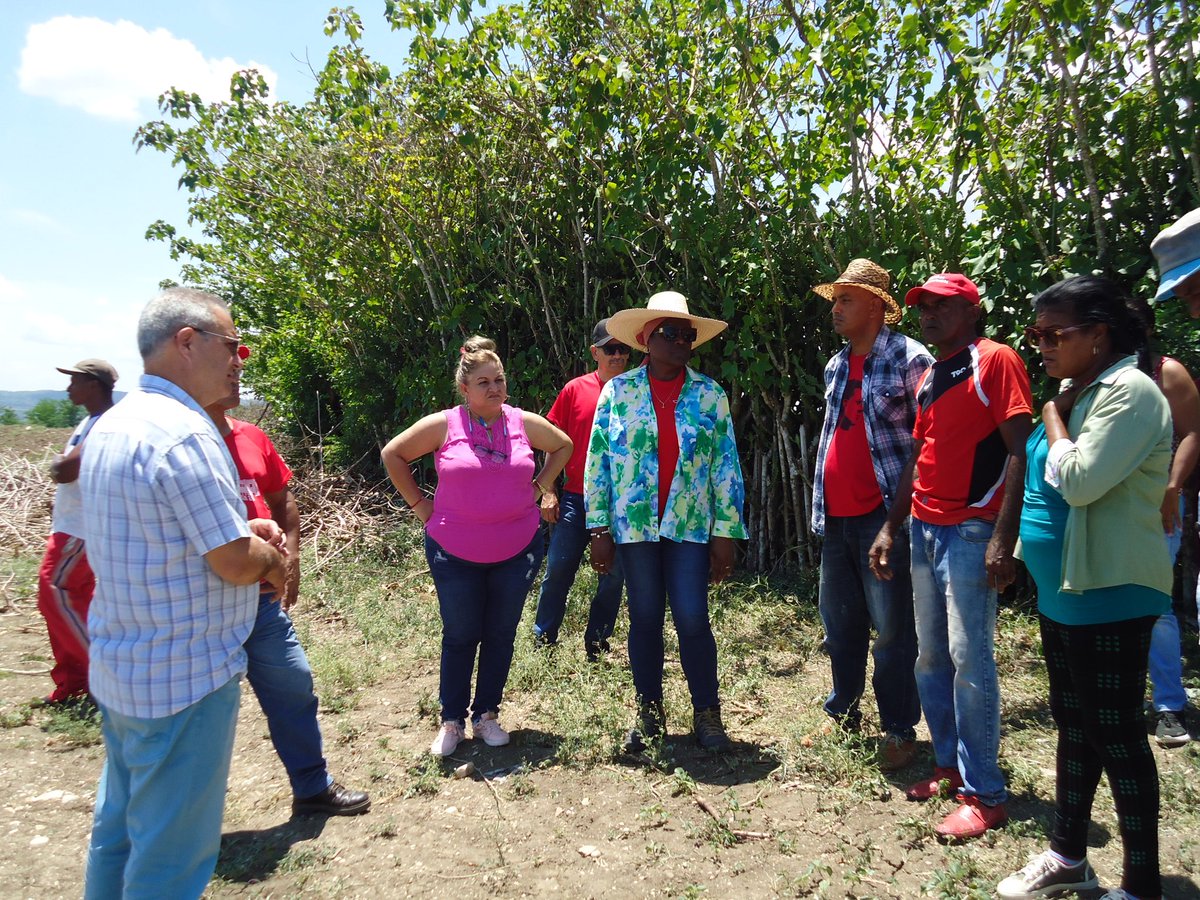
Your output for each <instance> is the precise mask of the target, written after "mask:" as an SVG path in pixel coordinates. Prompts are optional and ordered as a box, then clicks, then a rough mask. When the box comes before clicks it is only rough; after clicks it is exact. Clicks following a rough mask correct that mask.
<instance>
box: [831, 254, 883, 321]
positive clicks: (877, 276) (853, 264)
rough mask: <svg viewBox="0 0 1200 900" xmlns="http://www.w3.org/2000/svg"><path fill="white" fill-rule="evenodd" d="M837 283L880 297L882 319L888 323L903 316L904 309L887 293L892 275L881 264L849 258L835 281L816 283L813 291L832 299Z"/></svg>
mask: <svg viewBox="0 0 1200 900" xmlns="http://www.w3.org/2000/svg"><path fill="white" fill-rule="evenodd" d="M837 284H852V285H854V286H855V287H860V288H862V289H863V290H865V291H870V292H871V293H872V294H874V295H875V296H876V297H878V298H879V299H881V300H882V301H883V321H885V322H886V323H887V324H889V325H895V324H896V323H897V322H899V321H900V319H901V318H902V317H903V316H904V310H902V309H901V308H900V304H899V303H897V302H896V298H895V297H893V296H892V295H891V294H889V293H888V288H890V287H891V286H892V276H891V275H889V274H888V272H887V269H885V268H883V266H880V265H877V264H876V263H873V262H871V261H870V260H869V259H852V260H850V265H848V266H846V271H845V272H843V273H842V274H841V275H839V276H838V277H837V280H836V281H831V282H830V283H829V284H818V285H817V286H816V287H814V288H813V293H814V294H817V295H818V296H821V297H824V298H825V299H826V300H833V287H834V285H837Z"/></svg>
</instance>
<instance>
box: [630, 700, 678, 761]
mask: <svg viewBox="0 0 1200 900" xmlns="http://www.w3.org/2000/svg"><path fill="white" fill-rule="evenodd" d="M666 733H667V712H666V710H665V709H663V705H662V701H661V700H652V701H650V702H649V703H638V720H637V724H636V725H634V726H633V727H632V728H630V729H629V732H628V733H627V734H626V735H625V745H624V748H623V749H624V750H625V752H626V753H641V752H642V751H643V750H645V749H646V746H647V744H648V743H649V742H651V741H657V740H659V739H661V738H662V737H663V736H664V735H666Z"/></svg>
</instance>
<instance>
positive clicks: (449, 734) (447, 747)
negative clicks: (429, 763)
mask: <svg viewBox="0 0 1200 900" xmlns="http://www.w3.org/2000/svg"><path fill="white" fill-rule="evenodd" d="M466 737H467V734H466V729H465V728H464V727H463V723H462V722H443V723H442V727H441V729H440V730H439V731H438V733H437V737H435V738H434V739H433V743H432V744H430V745H429V752H430V753H432V754H433V755H434V756H449V755H450V754H451V753H453V752H454V751H455V750H456V749H457V748H458V745H459V744H461V743H462V742H463V741H464V740H466Z"/></svg>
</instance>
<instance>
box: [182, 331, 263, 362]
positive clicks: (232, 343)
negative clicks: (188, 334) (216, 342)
mask: <svg viewBox="0 0 1200 900" xmlns="http://www.w3.org/2000/svg"><path fill="white" fill-rule="evenodd" d="M187 327H188V328H190V329H192V331H198V332H200V333H201V334H207V335H208V336H209V337H215V338H220V339H221V343H222V344H224V345H225V348H226V349H227V350H228V351H229V355H230V356H236V357H237V358H238V359H248V358H249V357H250V348H249V347H247V346H246V345H245V344H243V343H242V342H241V341H240V340H239V339H237V338H235V337H230V336H229V335H227V334H221V333H220V332H218V331H209V330H208V329H207V328H198V327H197V326H195V325H189V326H187Z"/></svg>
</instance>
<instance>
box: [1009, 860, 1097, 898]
mask: <svg viewBox="0 0 1200 900" xmlns="http://www.w3.org/2000/svg"><path fill="white" fill-rule="evenodd" d="M1099 886H1100V881H1099V879H1097V878H1096V873H1095V872H1093V871H1092V867H1091V865H1090V864H1089V863H1088V861H1087V860H1086V859H1085V860H1083V861H1082V862H1080V863H1078V864H1077V865H1074V866H1068V865H1066V864H1065V863H1061V862H1059V861H1058V860H1057V859H1056V858H1055V856H1054V854H1053V853H1051V852H1050V851H1049V850H1047V851H1046V852H1045V853H1039V854H1038V855H1037V856H1035V857H1033V859H1031V860H1029V864H1028V865H1026V866H1025V868H1023V869H1022V870H1021V871H1020V872H1017V873H1016V874H1015V875H1009V876H1008V877H1007V878H1005V879H1004V880H1003V881H1002V882H1000V883H999V884H998V885H997V886H996V894H997V896H999V897H1001V898H1002V900H1026V898H1031V897H1049V896H1050V895H1051V894H1060V893H1062V892H1063V891H1090V890H1091V889H1092V888H1094V887H1099Z"/></svg>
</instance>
